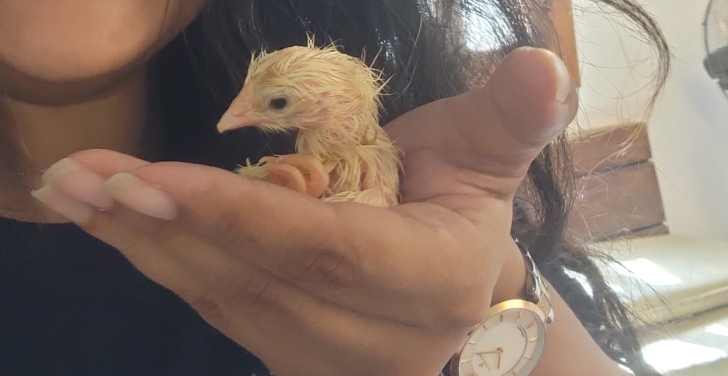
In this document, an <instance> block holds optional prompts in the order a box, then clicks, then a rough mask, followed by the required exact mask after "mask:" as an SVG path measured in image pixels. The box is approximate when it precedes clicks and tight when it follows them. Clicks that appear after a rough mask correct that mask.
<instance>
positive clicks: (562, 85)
mask: <svg viewBox="0 0 728 376" xmlns="http://www.w3.org/2000/svg"><path fill="white" fill-rule="evenodd" d="M544 51H546V52H547V53H548V55H549V57H550V58H551V59H553V61H554V67H555V68H556V79H557V83H556V100H557V101H558V102H559V103H566V102H567V101H568V100H569V97H570V96H571V73H569V68H567V67H566V64H565V63H564V61H563V60H561V58H559V57H558V55H556V54H555V53H553V52H551V51H548V50H544Z"/></svg>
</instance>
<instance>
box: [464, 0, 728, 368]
mask: <svg viewBox="0 0 728 376" xmlns="http://www.w3.org/2000/svg"><path fill="white" fill-rule="evenodd" d="M534 1H541V0H534ZM638 1H639V2H640V3H641V4H642V5H644V6H645V7H646V8H647V9H648V10H649V11H650V12H651V13H652V15H653V16H654V17H655V19H656V20H657V22H658V23H659V24H660V26H661V27H662V30H663V32H664V33H665V36H666V38H667V42H668V44H669V45H670V48H671V53H672V71H671V74H670V76H669V78H668V81H667V84H666V86H665V87H664V91H663V93H662V95H661V96H660V98H659V100H658V101H657V103H656V104H655V106H654V107H653V108H652V112H649V111H648V107H649V100H650V96H651V95H652V93H653V89H654V87H653V85H654V79H655V74H656V71H655V69H656V59H657V54H656V52H655V49H654V48H653V46H652V45H651V44H650V42H648V41H647V40H646V39H645V38H644V37H643V36H642V35H641V34H640V33H639V32H637V31H636V28H635V26H634V25H632V24H630V22H628V21H627V20H626V19H624V17H623V16H621V15H620V14H619V13H618V12H616V11H614V10H613V9H611V8H609V7H607V6H599V5H595V4H594V2H592V1H590V0H547V2H550V3H551V10H550V17H551V19H552V20H553V21H554V23H555V24H556V31H557V33H558V35H559V37H560V47H561V50H562V51H563V56H564V59H565V60H566V62H567V65H568V66H569V67H570V70H571V72H572V75H573V77H574V78H575V80H576V81H577V82H578V83H579V95H580V97H581V100H582V101H581V109H580V112H579V115H578V118H577V121H575V122H574V124H573V125H572V127H571V134H570V136H571V137H572V138H573V140H574V142H575V143H574V156H575V165H576V172H577V176H578V178H577V186H578V189H579V194H578V196H577V198H576V199H577V208H576V210H575V211H574V213H573V215H572V217H571V220H570V222H571V223H570V224H571V227H572V229H573V233H574V235H576V236H578V237H580V238H582V239H586V241H588V242H589V243H591V244H592V245H593V246H594V247H596V248H597V249H599V250H601V251H604V252H606V253H607V254H609V255H611V256H613V257H614V258H615V259H617V260H619V261H620V262H621V265H616V264H605V265H603V267H604V271H605V273H607V274H608V275H609V279H610V283H611V285H612V287H613V288H614V289H615V290H616V291H617V292H618V293H619V294H620V295H621V296H622V297H623V299H624V300H625V301H626V302H628V303H629V304H630V305H631V307H632V309H633V310H634V311H635V312H637V313H638V314H639V315H640V316H641V317H643V318H644V322H643V323H642V328H641V329H642V330H641V334H642V336H643V339H644V340H645V342H646V343H647V346H646V347H645V349H644V353H645V356H646V358H647V360H648V361H649V362H650V363H651V364H652V365H653V366H655V367H656V368H657V369H658V370H660V371H662V372H664V373H665V374H666V375H668V376H683V375H691V376H726V375H728V197H726V196H727V195H728V95H726V91H725V89H726V88H728V0H713V1H710V0H638ZM467 23H468V21H467V20H466V24H467ZM466 27H470V28H477V27H478V25H472V24H468V25H466ZM648 114H649V115H650V116H647V115H648ZM572 277H573V278H575V279H577V280H580V279H582V278H583V277H582V276H580V275H578V274H574V275H573V276H572Z"/></svg>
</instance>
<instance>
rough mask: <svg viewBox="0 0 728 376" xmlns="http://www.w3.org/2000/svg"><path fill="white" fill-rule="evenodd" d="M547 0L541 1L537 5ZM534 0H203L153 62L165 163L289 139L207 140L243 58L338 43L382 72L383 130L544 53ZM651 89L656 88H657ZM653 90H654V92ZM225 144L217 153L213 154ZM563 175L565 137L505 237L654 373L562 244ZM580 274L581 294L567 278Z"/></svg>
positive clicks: (267, 148)
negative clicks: (530, 52)
mask: <svg viewBox="0 0 728 376" xmlns="http://www.w3.org/2000/svg"><path fill="white" fill-rule="evenodd" d="M594 1H595V2H597V3H602V4H604V5H607V6H611V7H612V8H614V9H616V10H618V11H620V12H621V13H623V14H624V16H625V17H626V18H627V19H628V20H630V21H631V22H633V23H635V24H636V25H637V26H638V27H639V28H640V29H642V30H643V31H644V35H645V36H646V37H647V39H648V40H650V41H651V42H652V45H653V46H654V47H655V48H656V51H657V60H658V62H659V66H658V70H657V72H656V75H655V83H656V87H657V88H658V89H659V87H661V86H662V84H663V82H664V80H665V79H666V75H667V64H668V56H669V55H668V49H667V44H666V43H665V40H664V38H663V36H662V34H661V32H660V30H659V28H658V27H657V26H656V24H655V22H654V21H653V20H652V18H651V17H650V16H649V14H648V13H646V11H645V10H644V9H643V8H642V7H641V6H639V5H638V4H637V3H636V2H635V1H634V0H594ZM547 2H548V0H546V1H544V3H547ZM547 5H548V4H540V3H539V1H536V0H367V1H362V0H298V1H294V0H212V1H210V3H209V4H208V5H207V6H206V8H205V9H204V10H203V13H202V14H201V15H200V17H199V18H198V19H197V20H196V21H195V22H194V23H193V24H191V25H190V26H189V27H188V28H187V29H186V30H185V31H184V33H183V34H182V35H181V36H180V37H179V38H177V39H176V40H175V41H173V42H172V43H171V44H170V45H169V46H168V47H167V48H166V49H165V50H164V51H162V52H161V53H160V54H158V56H157V57H156V58H155V60H154V61H153V63H152V69H151V70H150V72H151V77H152V79H153V82H154V83H155V85H154V86H153V87H155V88H156V89H157V92H156V95H155V98H157V100H156V105H157V107H158V109H159V112H160V113H163V114H165V116H166V118H165V122H164V124H165V126H164V133H165V138H164V139H165V142H166V143H165V153H164V155H165V157H166V158H170V159H177V160H185V161H192V162H198V163H205V164H210V165H214V166H218V167H222V168H227V169H232V168H234V167H235V165H236V164H238V163H240V162H241V161H243V160H245V158H247V157H251V158H256V157H258V156H260V155H262V154H267V153H272V152H279V153H284V152H286V151H287V150H288V149H289V148H290V145H291V143H290V142H289V141H290V140H288V139H286V138H285V137H269V136H265V137H264V136H262V135H260V134H258V133H256V132H254V131H243V132H246V133H244V134H242V133H237V134H236V133H232V134H227V135H224V136H222V135H218V134H217V132H216V131H215V129H214V124H215V121H216V120H217V119H218V118H219V116H220V115H221V114H222V112H223V111H224V109H225V108H226V106H227V104H228V103H229V102H230V101H231V100H232V98H233V97H234V96H235V95H236V93H237V92H238V90H239V89H240V87H241V86H242V82H243V78H244V76H245V71H246V67H247V63H248V61H249V60H250V54H251V51H254V50H259V49H261V48H266V49H271V50H272V49H279V48H283V47H286V46H290V45H300V44H305V42H306V36H307V33H313V34H314V35H315V36H316V37H317V38H318V39H319V41H320V42H321V43H327V42H329V41H331V40H335V41H337V42H338V43H339V44H340V45H341V46H343V50H344V52H346V53H349V54H351V55H354V56H360V55H361V53H362V50H366V51H369V52H372V53H369V54H368V56H372V57H373V56H374V55H375V54H376V52H378V51H382V52H383V53H382V54H380V57H379V58H378V59H377V60H376V61H375V62H374V65H375V66H377V67H378V68H380V69H382V70H383V71H384V72H385V75H386V76H391V80H390V81H389V84H388V88H387V90H388V92H389V93H391V94H393V95H388V96H386V97H385V98H384V111H383V113H382V115H383V119H382V121H383V123H385V122H387V121H389V120H391V119H393V118H395V117H397V116H399V115H401V114H403V113H404V112H406V111H409V110H412V109H414V108H416V107H418V106H421V105H423V104H426V103H428V102H431V101H434V100H437V99H440V98H444V97H449V96H453V95H456V94H459V93H462V92H464V91H466V90H467V89H468V87H469V84H470V82H469V81H470V80H471V79H472V77H474V75H475V76H479V77H485V78H486V79H487V76H488V72H491V71H492V67H493V66H494V65H495V64H497V63H498V61H499V59H500V58H502V57H503V56H504V55H505V54H506V53H507V52H508V51H510V50H513V49H514V48H517V47H520V46H524V45H530V46H540V47H545V46H553V45H555V43H553V42H554V41H553V40H552V38H553V35H554V34H553V33H552V32H551V27H552V25H551V24H550V22H549V21H548V17H547V13H546V8H545V7H546V6H547ZM464 19H469V20H473V19H481V20H483V21H484V23H485V24H486V25H488V28H487V29H488V30H489V31H490V36H489V37H490V38H491V40H492V41H495V42H496V43H495V47H493V48H491V53H490V54H488V55H487V56H488V58H483V57H482V54H481V55H476V54H474V53H473V52H472V51H471V50H470V49H469V48H468V47H467V45H466V42H465V41H466V39H467V38H465V34H464V29H463V25H464V21H463V20H464ZM656 92H657V90H656ZM655 95H656V94H655ZM220 145H224V147H220ZM572 180H573V178H572V171H571V163H570V160H569V153H568V145H567V143H566V139H565V137H559V138H558V139H557V140H556V141H554V142H553V143H552V144H551V145H549V146H548V147H546V148H545V149H544V151H543V152H542V153H541V155H540V156H539V157H538V158H537V159H536V160H535V161H534V162H533V163H532V165H531V167H530V170H529V173H528V178H527V180H526V181H525V182H524V184H523V186H522V187H521V190H520V191H519V194H518V195H517V197H516V200H515V202H514V218H513V226H512V232H513V235H514V236H516V237H518V238H519V239H520V241H521V242H522V243H523V244H524V245H526V246H527V247H528V248H530V249H531V251H532V253H533V255H534V258H535V259H536V262H537V263H538V264H539V266H540V267H541V269H542V270H543V272H544V274H545V275H546V277H547V279H548V280H549V281H550V282H551V283H552V284H553V285H554V287H555V288H556V289H557V290H558V291H559V292H560V293H561V295H562V296H563V297H564V299H565V300H566V302H567V303H568V304H569V306H570V307H571V308H572V309H573V311H574V312H575V313H576V315H577V316H578V317H579V319H580V320H581V322H582V324H583V325H584V326H585V327H586V328H587V330H588V331H589V332H590V333H591V335H592V337H593V338H594V339H595V340H596V341H597V343H599V345H600V346H601V348H602V349H603V350H604V351H605V352H606V353H607V354H608V355H609V356H610V357H611V358H612V359H614V360H615V361H617V362H619V363H621V364H623V365H625V366H627V367H629V368H631V369H632V370H633V372H635V374H637V375H656V374H657V372H655V371H654V370H653V369H652V368H651V367H649V366H648V365H647V364H646V363H645V361H644V359H643V358H642V355H641V348H640V343H639V341H638V337H637V333H636V329H635V328H636V327H635V324H634V322H635V321H634V319H633V318H632V317H631V316H630V314H629V312H628V310H627V309H626V308H625V306H624V305H623V304H622V303H621V302H620V300H619V298H618V297H617V295H616V294H615V293H614V292H613V291H612V290H611V289H610V288H609V287H608V285H607V284H606V283H605V281H604V279H603V277H602V275H601V273H600V272H599V269H598V268H597V266H596V263H595V261H594V260H595V257H597V256H598V255H595V254H593V253H590V252H589V251H588V250H586V249H585V247H580V246H577V244H579V243H578V242H576V241H575V240H574V239H569V238H568V232H567V229H566V219H567V215H568V213H569V209H570V206H571V200H572V189H573V184H572ZM568 271H575V272H578V273H580V274H583V275H584V276H585V277H586V278H587V280H588V282H589V284H590V285H591V289H592V294H591V295H590V294H588V293H587V292H586V291H585V290H584V288H583V287H582V286H581V285H580V284H579V283H577V282H576V281H575V280H574V279H573V278H571V277H570V276H569V275H568Z"/></svg>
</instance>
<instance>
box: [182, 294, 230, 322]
mask: <svg viewBox="0 0 728 376" xmlns="http://www.w3.org/2000/svg"><path fill="white" fill-rule="evenodd" d="M188 304H189V305H190V307H192V309H194V310H195V311H196V312H197V313H198V314H199V315H200V316H202V317H203V318H204V319H205V320H207V321H208V322H211V323H213V322H217V321H219V320H220V319H221V318H222V316H223V315H222V309H221V307H220V304H219V303H218V302H217V301H215V300H214V299H212V297H211V296H209V295H202V296H200V297H198V298H196V299H194V300H191V301H189V302H188Z"/></svg>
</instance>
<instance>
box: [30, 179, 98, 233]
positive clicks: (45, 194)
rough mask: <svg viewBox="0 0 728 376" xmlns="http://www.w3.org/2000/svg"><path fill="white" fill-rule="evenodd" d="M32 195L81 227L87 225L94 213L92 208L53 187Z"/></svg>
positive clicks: (37, 191) (47, 187)
mask: <svg viewBox="0 0 728 376" xmlns="http://www.w3.org/2000/svg"><path fill="white" fill-rule="evenodd" d="M30 195H31V196H33V197H35V198H36V199H37V200H38V201H40V202H42V203H43V204H45V206H47V207H48V208H50V209H51V210H53V211H54V212H56V213H58V214H60V215H62V216H63V217H65V218H66V219H68V220H69V221H71V222H73V223H76V224H79V225H81V224H84V223H87V222H88V221H89V220H90V219H91V216H92V215H93V212H94V210H93V208H92V207H91V206H89V205H86V204H85V203H83V202H81V201H79V200H77V199H75V198H73V197H70V196H68V195H66V194H64V193H63V192H60V191H59V190H57V189H56V188H54V187H53V186H51V185H46V186H43V187H42V188H40V189H37V190H34V191H31V192H30Z"/></svg>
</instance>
